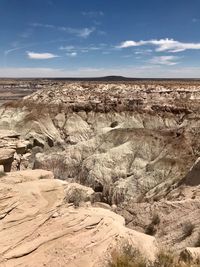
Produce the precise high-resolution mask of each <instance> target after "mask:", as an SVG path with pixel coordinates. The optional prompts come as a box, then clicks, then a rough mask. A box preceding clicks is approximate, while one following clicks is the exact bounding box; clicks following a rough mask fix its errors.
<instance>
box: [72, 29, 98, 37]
mask: <svg viewBox="0 0 200 267" xmlns="http://www.w3.org/2000/svg"><path fill="white" fill-rule="evenodd" d="M73 31H74V33H76V34H77V35H78V36H79V37H83V38H87V37H88V36H90V34H91V33H93V32H94V31H95V28H84V29H80V30H74V29H73Z"/></svg>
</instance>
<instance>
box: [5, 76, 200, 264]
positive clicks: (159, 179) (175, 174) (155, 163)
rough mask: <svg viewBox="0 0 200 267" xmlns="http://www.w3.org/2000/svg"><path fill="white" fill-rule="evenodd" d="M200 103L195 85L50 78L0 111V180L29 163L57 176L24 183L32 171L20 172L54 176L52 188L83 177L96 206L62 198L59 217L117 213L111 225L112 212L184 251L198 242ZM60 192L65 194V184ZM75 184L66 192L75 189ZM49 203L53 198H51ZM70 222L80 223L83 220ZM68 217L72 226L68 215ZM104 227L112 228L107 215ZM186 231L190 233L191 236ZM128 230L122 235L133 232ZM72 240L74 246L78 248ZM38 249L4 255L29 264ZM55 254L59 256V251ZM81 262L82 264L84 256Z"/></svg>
mask: <svg viewBox="0 0 200 267" xmlns="http://www.w3.org/2000/svg"><path fill="white" fill-rule="evenodd" d="M199 102H200V82H198V81H156V82H154V81H145V82H142V81H140V82H116V83H112V82H64V81H60V82H59V81H57V82H54V83H51V85H49V86H46V88H44V89H41V90H38V91H36V92H35V93H33V94H31V95H29V96H26V97H24V98H23V99H21V100H18V101H15V102H8V103H5V104H4V105H2V106H1V107H0V115H1V117H0V152H1V155H0V165H1V169H2V170H3V169H4V170H5V171H6V172H10V171H11V172H10V173H9V175H6V177H3V178H2V179H3V181H4V182H5V181H6V180H7V181H8V182H7V183H11V180H12V179H13V177H14V176H15V175H16V176H17V177H19V176H18V175H19V174H20V173H21V171H23V170H27V169H28V170H29V169H35V170H36V169H44V170H48V171H52V172H53V173H54V176H55V178H56V180H53V181H51V180H50V181H51V182H49V179H47V180H46V179H39V180H38V181H26V178H24V177H27V179H29V178H28V176H26V175H25V176H23V175H22V176H23V177H21V174H20V177H21V178H17V179H21V180H20V182H19V184H20V186H23V184H24V183H29V186H30V187H31V184H32V183H35V184H38V183H41V184H43V183H44V184H46V183H47V181H48V185H47V187H48V186H49V185H50V184H51V183H56V184H60V186H61V184H62V186H61V187H63V184H65V183H67V184H68V189H69V185H70V188H71V187H73V185H75V186H78V185H77V184H76V183H78V184H79V186H86V187H87V188H90V190H93V193H92V196H91V198H90V201H91V202H92V203H93V204H92V206H91V207H87V208H86V207H81V208H80V209H79V208H78V209H77V210H76V209H74V208H73V207H71V206H69V207H68V206H67V204H66V205H64V204H62V205H61V207H62V208H61V209H63V210H62V211H60V210H57V211H56V214H57V213H60V212H61V214H64V213H66V214H76V213H77V214H82V213H83V217H84V216H86V217H87V214H89V213H91V214H92V215H91V217H92V218H93V217H94V220H96V219H95V218H96V217H95V216H96V215H95V214H96V212H99V214H102V215H105V216H107V215H108V217H109V216H111V217H112V216H114V217H113V218H114V219H113V221H120V220H122V219H120V218H121V217H118V216H119V215H116V214H114V213H113V211H114V212H116V213H118V214H120V215H122V216H123V217H124V219H125V223H126V226H128V227H129V228H131V229H133V230H137V231H138V232H140V234H141V235H142V236H144V238H146V235H144V234H143V233H146V234H148V236H147V238H148V237H149V235H154V236H155V238H156V240H157V242H158V243H159V244H160V245H161V246H165V247H170V248H173V249H174V250H175V251H178V252H179V251H182V250H183V249H185V248H186V247H195V246H199V245H198V242H199V240H200V234H199V233H200V226H199V222H200V204H199V203H200V202H199V200H200V175H199V168H200V166H199V157H200V141H199V132H200V128H199V127H200V109H199ZM19 171H20V172H19ZM10 175H11V176H12V178H9V177H10ZM13 175H14V176H13ZM57 179H59V180H62V181H64V183H63V182H62V181H58V180H57ZM11 184H12V183H11ZM19 184H18V186H19ZM27 186H28V184H27ZM64 188H65V189H64V190H65V191H66V184H65V185H64ZM62 190H63V189H62ZM70 190H71V189H70ZM70 190H68V191H66V192H67V193H65V194H66V195H69V192H71V191H70ZM50 192H51V190H50ZM52 194H53V193H52ZM33 195H34V194H33ZM50 195H51V193H49V197H50ZM59 195H60V196H61V195H62V194H61V193H59ZM61 198H62V197H61ZM53 202H55V203H56V202H57V200H55V198H54V200H53ZM55 203H54V204H55ZM62 203H63V202H62ZM96 203H99V204H98V205H97V204H96ZM105 203H106V204H105ZM54 204H52V205H54ZM55 205H57V204H55ZM94 206H96V207H94ZM97 206H98V207H97ZM100 206H101V207H103V208H104V209H103V208H99V207H100ZM105 207H106V209H105ZM59 209H60V208H59ZM108 209H111V210H112V212H111V211H109V210H108ZM54 211H55V210H54ZM93 211H94V216H93ZM42 212H44V213H45V214H46V213H48V212H47V211H44V210H43V211H42ZM111 214H112V215H111ZM63 216H65V215H63ZM70 216H71V215H70ZM73 216H75V217H76V215H73ZM80 216H81V215H80ZM115 216H116V217H115ZM68 217H69V216H68ZM155 218H157V219H155ZM72 220H75V221H76V220H77V221H80V224H81V220H82V219H80V218H77V219H76V218H72ZM92 220H93V219H92ZM105 220H107V219H105ZM54 221H56V220H54ZM61 221H62V220H61ZM59 223H60V222H59ZM59 223H58V225H60V224H59ZM64 223H66V224H67V222H66V221H65V220H64ZM77 224H78V223H77ZM107 224H108V227H111V228H113V226H110V225H112V222H111V221H109V222H107ZM121 225H123V222H122V221H121ZM45 227H46V228H45V231H46V230H47V231H50V232H51V231H53V230H49V229H48V227H56V222H55V225H54V226H50V225H49V226H46V225H45ZM77 227H78V226H77ZM86 227H87V224H86ZM121 227H122V226H121ZM123 227H124V226H123ZM123 227H122V228H123ZM189 227H190V228H191V229H192V230H191V232H190V233H189V234H187V235H186V233H185V232H186V229H187V228H189ZM62 229H63V228H62ZM125 229H126V228H123V234H124V235H126V233H127V231H128V232H129V230H127V229H126V230H125ZM45 231H44V232H45ZM106 231H107V230H106ZM108 231H109V230H108ZM61 232H62V231H61ZM116 232H117V230H116ZM48 233H49V232H48ZM131 233H135V232H131ZM84 234H85V233H84ZM84 234H83V240H84ZM131 235H132V234H131ZM76 238H77V237H75V236H74V239H76ZM87 238H88V237H86V239H87ZM134 238H135V237H133V240H134ZM14 239H15V238H14ZM22 239H23V238H22ZM66 240H67V239H66ZM136 240H137V238H136ZM141 240H143V239H142V237H141ZM150 240H152V239H150ZM12 242H14V241H12ZM16 242H17V241H16ZM37 242H39V241H36V243H37ZM63 242H65V241H63ZM66 242H68V241H66ZM70 242H71V241H70ZM148 242H150V241H148ZM148 242H147V243H148ZM152 242H153V241H152ZM31 243H32V242H31ZM110 243H112V242H110ZM3 244H5V243H4V242H3ZM63 244H65V243H63ZM22 245H23V241H22ZM27 246H29V245H27ZM55 246H57V245H55ZM63 246H64V245H63ZM72 246H73V247H74V248H75V247H76V244H73V245H72ZM137 246H140V245H138V244H137ZM24 247H26V245H24ZM53 247H54V242H53V245H52V248H53ZM108 247H109V245H108ZM106 248H107V247H106ZM68 249H69V250H70V248H69V247H68ZM147 250H148V249H146V248H145V249H144V251H147ZM153 250H154V249H152V254H151V253H150V252H149V253H150V254H151V255H153V254H154V253H153ZM188 250H189V248H188ZM41 251H42V252H41ZM44 251H45V250H43V245H42V246H39V247H36V248H35V249H34V253H36V254H37V253H46V252H44ZM97 251H99V256H100V255H101V254H102V253H104V252H105V251H103V250H101V248H99V250H98V249H97ZM34 253H33V254H32V251H31V252H30V253H28V255H29V254H30V255H29V256H27V257H24V256H25V255H21V256H20V257H19V259H18V257H16V259H14V258H15V257H14V258H12V259H11V258H9V259H8V258H6V257H7V256H5V255H4V254H3V256H2V257H3V258H2V259H3V260H4V261H5V260H7V259H8V264H12V262H13V264H16V263H17V262H19V264H21V266H26V265H25V264H26V260H25V259H26V258H27V259H28V260H29V257H30V258H31V257H32V255H35V254H34ZM144 253H145V252H144ZM22 254H23V253H22ZM47 254H48V253H47ZM72 254H73V253H72ZM150 254H148V257H149V256H150ZM38 255H39V254H38ZM88 255H89V254H88ZM48 257H50V255H49V256H48ZM48 257H47V258H48ZM54 257H55V258H56V256H55V255H54ZM86 257H88V256H86ZM89 257H91V255H90V256H89ZM68 258H69V255H68V254H66V259H67V260H68ZM48 259H49V258H48ZM50 259H51V261H53V256H52V258H50ZM67 260H66V261H64V260H63V262H61V263H60V266H64V265H62V264H64V263H65V264H66V262H67ZM78 260H79V259H78ZM81 260H83V262H84V259H82V258H81ZM74 262H76V260H75V259H74ZM88 262H89V261H86V263H87V264H89V263H88ZM5 264H6V263H5ZM38 264H39V262H38ZM45 264H47V263H46V261H45ZM53 264H54V265H52V266H55V262H54V263H53ZM70 264H71V263H70ZM72 264H73V263H72ZM91 264H94V263H91ZM95 264H97V263H95ZM5 266H7V265H5ZM8 266H17V265H8ZM19 266H20V265H19ZM37 266H40V265H37ZM41 266H42V265H41ZM47 266H50V265H47ZM67 266H71V265H67ZM75 266H76V265H75ZM77 266H82V265H80V262H79V263H77ZM87 266H97V265H87Z"/></svg>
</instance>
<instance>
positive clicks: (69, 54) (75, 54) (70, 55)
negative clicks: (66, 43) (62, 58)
mask: <svg viewBox="0 0 200 267" xmlns="http://www.w3.org/2000/svg"><path fill="white" fill-rule="evenodd" d="M66 55H67V56H69V57H76V56H77V55H78V53H77V52H71V53H67V54H66Z"/></svg>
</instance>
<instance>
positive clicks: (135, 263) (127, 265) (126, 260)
mask: <svg viewBox="0 0 200 267" xmlns="http://www.w3.org/2000/svg"><path fill="white" fill-rule="evenodd" d="M199 266H200V259H197V260H195V262H191V261H189V260H185V261H184V260H182V259H180V258H179V257H178V256H177V255H174V254H173V253H172V252H170V251H164V250H160V251H159V252H158V253H157V255H156V258H155V260H154V261H148V260H146V259H145V257H144V256H143V255H142V254H141V252H139V250H137V249H135V248H133V247H132V246H131V245H129V244H125V245H123V246H122V247H120V249H119V250H114V251H113V252H112V253H111V259H110V260H109V262H108V264H107V267H199Z"/></svg>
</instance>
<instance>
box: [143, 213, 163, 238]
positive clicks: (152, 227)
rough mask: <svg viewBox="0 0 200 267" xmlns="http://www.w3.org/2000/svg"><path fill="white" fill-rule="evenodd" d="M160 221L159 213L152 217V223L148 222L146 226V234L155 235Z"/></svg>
mask: <svg viewBox="0 0 200 267" xmlns="http://www.w3.org/2000/svg"><path fill="white" fill-rule="evenodd" d="M159 223H160V218H159V215H158V214H156V213H155V214H154V215H153V217H152V219H151V223H150V224H148V225H147V226H146V228H145V234H147V235H155V233H156V225H158V224H159Z"/></svg>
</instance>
